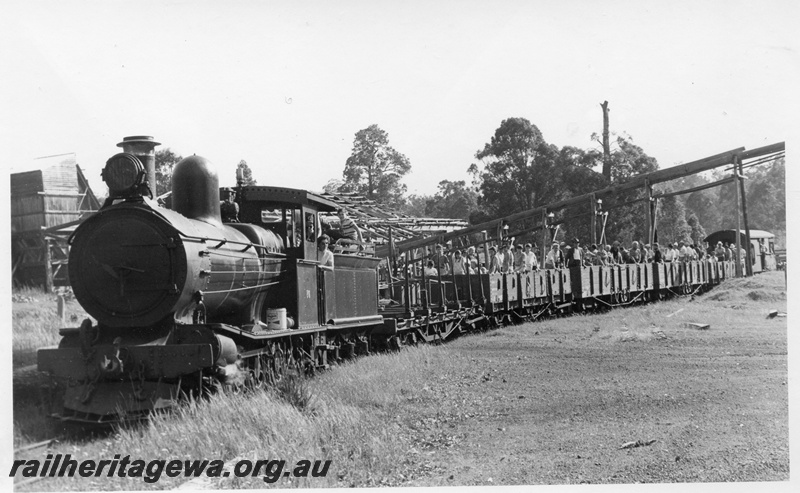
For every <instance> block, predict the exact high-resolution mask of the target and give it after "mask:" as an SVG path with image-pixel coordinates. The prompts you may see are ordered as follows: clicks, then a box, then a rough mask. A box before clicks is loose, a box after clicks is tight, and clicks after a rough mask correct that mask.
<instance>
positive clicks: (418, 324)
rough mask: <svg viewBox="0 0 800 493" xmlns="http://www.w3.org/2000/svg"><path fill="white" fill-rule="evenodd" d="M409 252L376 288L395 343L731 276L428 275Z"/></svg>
mask: <svg viewBox="0 0 800 493" xmlns="http://www.w3.org/2000/svg"><path fill="white" fill-rule="evenodd" d="M489 241H491V240H489ZM408 257H409V259H408V260H404V261H403V262H401V264H402V265H404V268H402V270H401V271H397V273H396V277H394V278H393V282H392V288H391V289H389V288H387V289H386V290H385V291H384V292H383V293H382V295H383V296H384V297H385V298H383V299H382V300H383V301H384V303H382V310H381V314H383V316H384V317H386V318H393V319H394V320H395V321H396V322H395V323H396V331H397V332H396V333H397V338H398V339H399V342H401V343H414V342H417V341H427V342H431V341H437V340H444V339H447V338H449V337H451V336H453V335H458V334H461V333H464V332H466V331H469V330H471V329H475V328H479V327H486V326H495V325H497V324H500V323H510V322H519V321H523V320H535V319H537V318H539V317H540V316H543V315H547V316H552V315H556V314H566V313H571V312H573V311H588V310H597V309H603V308H610V307H615V306H623V305H630V304H633V303H637V302H645V301H651V300H662V299H664V298H667V297H671V296H675V295H689V294H695V293H698V292H701V291H703V290H706V289H708V288H710V287H712V286H714V285H716V284H718V283H720V282H721V281H723V280H724V279H726V278H730V277H733V276H734V275H735V269H734V264H733V262H716V261H711V260H707V261H690V262H674V263H641V264H622V265H607V266H599V265H596V266H582V267H570V268H561V269H539V270H533V271H528V272H514V273H491V274H489V273H483V274H481V273H477V274H475V273H470V271H469V270H467V271H466V273H465V274H453V273H452V271H451V272H450V273H448V274H441V271H442V269H437V275H435V276H426V275H425V270H424V269H422V268H421V266H420V264H421V262H422V261H423V260H424V259H425V258H424V257H421V258H413V255H408ZM440 265H441V264H440ZM445 270H446V269H445ZM387 299H390V300H391V301H389V302H386V300H387Z"/></svg>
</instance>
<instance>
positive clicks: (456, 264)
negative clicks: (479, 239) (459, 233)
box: [452, 250, 467, 274]
mask: <svg viewBox="0 0 800 493" xmlns="http://www.w3.org/2000/svg"><path fill="white" fill-rule="evenodd" d="M452 263H453V274H466V273H467V271H466V266H465V263H464V257H462V256H461V250H456V252H455V253H454V254H453V259H452Z"/></svg>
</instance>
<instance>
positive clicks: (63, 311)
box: [58, 294, 67, 327]
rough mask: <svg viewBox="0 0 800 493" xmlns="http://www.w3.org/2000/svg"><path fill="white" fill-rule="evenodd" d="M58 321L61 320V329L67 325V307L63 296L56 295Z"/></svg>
mask: <svg viewBox="0 0 800 493" xmlns="http://www.w3.org/2000/svg"><path fill="white" fill-rule="evenodd" d="M58 319H59V320H61V326H62V327H63V326H65V325H67V307H66V300H65V299H64V295H63V294H59V295H58Z"/></svg>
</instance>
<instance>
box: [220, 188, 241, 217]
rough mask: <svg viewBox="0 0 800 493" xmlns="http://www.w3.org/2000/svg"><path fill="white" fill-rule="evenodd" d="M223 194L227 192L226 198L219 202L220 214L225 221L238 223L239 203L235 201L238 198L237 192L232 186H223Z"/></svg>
mask: <svg viewBox="0 0 800 493" xmlns="http://www.w3.org/2000/svg"><path fill="white" fill-rule="evenodd" d="M222 192H223V194H227V195H226V196H225V199H224V200H222V201H221V202H220V204H219V215H220V216H221V218H222V222H223V223H238V222H239V204H237V203H236V202H234V199H236V192H234V191H233V189H231V188H223V189H222Z"/></svg>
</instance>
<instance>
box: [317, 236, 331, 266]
mask: <svg viewBox="0 0 800 493" xmlns="http://www.w3.org/2000/svg"><path fill="white" fill-rule="evenodd" d="M330 243H331V237H330V236H328V235H322V236H320V237H319V238H317V262H319V266H320V267H322V268H328V269H331V270H332V269H333V252H332V251H330V250H328V245H329V244H330Z"/></svg>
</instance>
